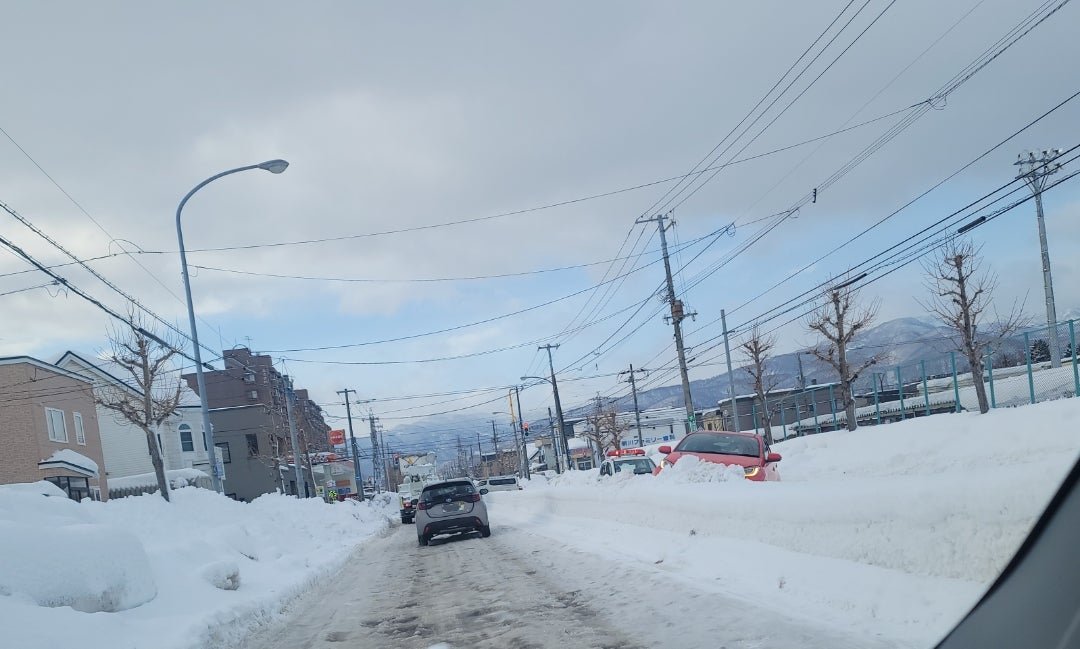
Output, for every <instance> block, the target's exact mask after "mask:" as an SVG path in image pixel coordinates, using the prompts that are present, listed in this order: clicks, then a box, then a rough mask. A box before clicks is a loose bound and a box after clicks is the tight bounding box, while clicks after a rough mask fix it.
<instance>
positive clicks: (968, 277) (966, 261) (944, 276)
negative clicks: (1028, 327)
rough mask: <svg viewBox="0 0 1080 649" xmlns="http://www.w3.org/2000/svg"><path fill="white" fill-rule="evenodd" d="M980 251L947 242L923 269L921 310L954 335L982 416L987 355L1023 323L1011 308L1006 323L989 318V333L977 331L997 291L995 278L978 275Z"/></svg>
mask: <svg viewBox="0 0 1080 649" xmlns="http://www.w3.org/2000/svg"><path fill="white" fill-rule="evenodd" d="M980 250H981V248H976V247H975V245H974V244H972V243H971V241H966V240H965V241H958V240H956V239H953V240H951V241H950V242H949V243H947V244H945V245H944V246H943V247H942V248H941V252H940V254H939V255H938V256H937V257H936V258H935V259H934V260H933V261H929V262H926V263H924V264H923V268H924V269H925V270H926V274H927V279H926V288H927V290H929V291H930V293H931V297H930V299H929V300H927V301H926V302H923V303H921V304H922V306H923V308H925V309H927V310H928V311H930V312H931V313H933V314H934V315H936V316H937V317H938V318H940V319H941V320H942V321H943V322H944V323H945V324H946V325H947V326H949V327H950V328H951V329H953V331H955V332H956V338H955V340H954V342H955V343H956V349H957V351H959V352H960V353H962V354H963V355H964V357H965V358H967V361H968V365H969V366H970V367H971V377H972V381H973V382H974V384H975V396H976V397H977V398H978V400H979V412H980V413H986V412H989V410H990V402H989V400H988V399H987V397H986V384H985V383H984V382H983V371H984V369H985V365H984V359H985V357H986V354H987V351H988V350H990V349H991V348H992V347H993V346H995V345H996V344H997V343H998V342H999V341H1001V340H1002V339H1004V338H1006V337H1008V336H1011V335H1012V334H1014V333H1016V331H1017V330H1019V329H1021V328H1022V327H1024V326H1025V324H1026V320H1025V319H1024V317H1023V307H1022V305H1021V306H1018V305H1016V304H1013V308H1012V310H1011V311H1010V312H1009V314H1008V315H1007V316H1006V317H1004V318H1002V317H1000V316H998V315H997V314H996V313H995V319H996V320H997V322H996V324H995V327H994V329H995V331H993V332H990V331H986V330H980V329H979V326H980V325H981V324H982V321H983V316H984V315H985V314H986V311H987V309H988V308H990V303H991V296H992V294H993V292H994V288H995V287H996V286H997V277H996V276H995V275H993V274H992V273H990V272H989V271H984V270H982V260H981V259H980V257H979V253H980Z"/></svg>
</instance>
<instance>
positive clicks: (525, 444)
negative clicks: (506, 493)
mask: <svg viewBox="0 0 1080 649" xmlns="http://www.w3.org/2000/svg"><path fill="white" fill-rule="evenodd" d="M514 400H515V401H517V409H518V430H519V431H521V449H522V452H524V453H525V479H526V480H532V473H531V472H530V471H529V440H528V439H526V438H527V437H528V435H529V433H528V431H527V430H526V429H527V428H528V426H529V425H528V424H527V423H525V414H524V413H523V412H522V411H521V387H520V386H517V385H515V386H514Z"/></svg>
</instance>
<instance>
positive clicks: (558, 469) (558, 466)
mask: <svg viewBox="0 0 1080 649" xmlns="http://www.w3.org/2000/svg"><path fill="white" fill-rule="evenodd" d="M548 430H550V431H551V450H552V451H554V452H555V473H556V474H561V473H562V463H561V462H560V461H559V455H560V453H559V441H558V438H557V437H556V436H555V422H554V420H552V418H551V408H548Z"/></svg>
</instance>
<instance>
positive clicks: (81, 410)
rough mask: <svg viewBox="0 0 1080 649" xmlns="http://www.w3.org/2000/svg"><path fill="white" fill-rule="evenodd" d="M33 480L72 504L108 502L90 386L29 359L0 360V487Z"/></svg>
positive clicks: (105, 477) (60, 368) (36, 360)
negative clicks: (86, 500)
mask: <svg viewBox="0 0 1080 649" xmlns="http://www.w3.org/2000/svg"><path fill="white" fill-rule="evenodd" d="M39 480H48V481H49V482H52V483H53V484H55V485H56V486H58V487H60V488H61V489H63V490H64V492H65V493H67V494H68V496H69V497H70V498H72V499H73V500H81V499H83V498H93V499H95V500H106V499H108V496H109V491H108V477H107V474H106V464H105V458H104V455H103V453H102V446H101V436H100V433H99V431H98V418H97V409H96V406H95V404H94V394H93V383H92V382H91V381H90V380H89V379H87V378H85V377H83V376H81V375H79V374H76V373H75V372H71V371H69V370H66V369H64V368H62V367H58V366H56V365H53V364H50V363H46V362H44V361H41V360H38V359H36V358H32V357H29V356H15V357H9V358H0V484H9V483H15V482H37V481H39Z"/></svg>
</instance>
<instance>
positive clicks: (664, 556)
mask: <svg viewBox="0 0 1080 649" xmlns="http://www.w3.org/2000/svg"><path fill="white" fill-rule="evenodd" d="M1077 421H1080V400H1075V399H1069V400H1062V401H1055V402H1049V403H1044V404H1038V405H1034V406H1025V407H1022V408H1013V409H1002V410H998V411H994V412H992V413H990V414H988V415H984V416H979V415H975V414H967V413H965V414H960V415H939V416H936V417H926V418H920V419H915V420H910V421H906V422H901V423H896V424H891V425H885V426H876V427H868V428H863V429H860V430H858V431H855V432H854V433H849V432H847V431H837V432H831V433H825V434H822V435H815V436H812V437H804V438H799V439H794V440H791V441H788V442H783V443H780V444H777V445H776V446H775V449H774V450H776V451H778V452H779V453H781V454H782V455H783V457H784V459H783V461H782V462H781V473H782V476H783V482H779V483H750V482H747V481H745V480H743V479H742V478H741V476H740V472H727V471H724V470H723V469H722V468H717V467H716V466H714V465H705V464H700V463H699V464H695V463H694V462H687V460H686V459H684V460H682V461H680V463H679V464H676V465H675V466H674V467H672V468H671V469H669V470H667V471H665V472H664V473H662V474H661V475H660V476H659V477H657V478H653V477H651V476H629V475H627V476H623V475H617V476H615V477H614V478H608V479H605V480H600V479H598V476H597V472H596V471H591V472H572V473H570V474H567V475H565V476H563V477H560V478H558V479H555V480H553V481H552V482H550V483H547V484H544V483H541V482H539V481H534V482H533V483H531V484H530V485H529V487H528V488H527V489H526V490H525V491H523V492H518V493H496V494H490V495H489V496H488V499H489V500H490V501H491V503H492V507H491V516H492V521H493V524H509V525H512V526H513V527H515V528H517V529H521V530H523V531H527V532H530V533H533V534H538V535H542V536H545V537H549V538H551V539H553V540H554V541H555V542H557V543H559V544H565V545H567V546H570V547H571V548H574V549H576V550H579V551H582V552H586V553H588V554H590V555H593V556H595V557H597V558H598V559H600V560H606V561H621V562H628V563H633V564H634V565H636V566H645V567H650V568H651V569H652V570H655V571H657V572H662V573H664V574H666V575H667V576H668V578H670V579H673V580H677V581H679V582H682V583H684V584H685V585H686V586H687V587H688V588H690V589H697V590H700V591H703V592H721V593H724V594H727V595H730V596H735V597H738V598H740V599H745V600H748V601H751V602H756V603H759V604H761V605H763V606H768V607H771V608H775V609H781V610H783V611H785V612H786V613H788V614H789V615H792V616H803V617H805V618H807V619H813V620H816V621H818V622H826V623H831V624H834V625H836V626H837V627H843V628H846V629H851V630H858V631H859V632H861V633H863V634H865V635H866V636H867V637H879V638H883V639H887V640H890V641H893V642H896V643H898V644H900V645H902V646H911V647H926V646H929V645H930V644H931V643H932V642H934V641H935V640H937V639H938V638H940V636H941V635H943V634H944V633H945V632H946V631H947V630H948V629H949V628H950V627H951V625H952V624H954V623H955V622H956V621H957V619H958V618H959V617H960V616H961V615H963V613H965V612H966V610H967V609H968V608H969V607H970V606H971V605H972V604H973V603H974V601H975V600H976V599H977V598H978V597H979V596H980V595H981V593H982V592H983V590H984V589H985V587H986V585H988V583H989V582H990V581H991V580H992V579H993V578H994V577H995V576H996V574H997V573H998V571H1000V569H1001V568H1002V567H1003V566H1004V564H1005V563H1006V562H1007V561H1008V559H1009V558H1010V557H1011V555H1012V553H1013V552H1014V551H1015V549H1016V547H1018V545H1019V544H1020V542H1021V541H1022V540H1023V538H1024V536H1025V535H1026V533H1027V531H1028V530H1029V529H1030V527H1031V525H1032V524H1033V522H1034V520H1035V518H1036V517H1037V516H1038V514H1039V513H1040V512H1041V511H1042V509H1043V507H1044V506H1045V504H1046V503H1047V502H1048V501H1049V499H1050V497H1051V495H1052V494H1053V492H1054V490H1055V489H1056V488H1057V486H1058V484H1059V483H1060V481H1061V479H1062V478H1063V477H1064V475H1065V473H1066V472H1067V471H1068V468H1069V467H1071V465H1072V463H1073V462H1074V461H1075V460H1076V457H1077V451H1078V449H1080V426H1077V424H1076V422H1077Z"/></svg>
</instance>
